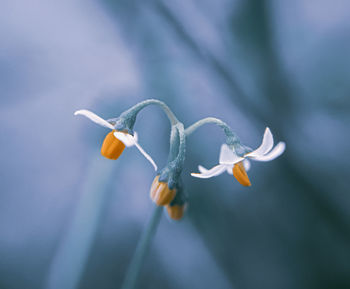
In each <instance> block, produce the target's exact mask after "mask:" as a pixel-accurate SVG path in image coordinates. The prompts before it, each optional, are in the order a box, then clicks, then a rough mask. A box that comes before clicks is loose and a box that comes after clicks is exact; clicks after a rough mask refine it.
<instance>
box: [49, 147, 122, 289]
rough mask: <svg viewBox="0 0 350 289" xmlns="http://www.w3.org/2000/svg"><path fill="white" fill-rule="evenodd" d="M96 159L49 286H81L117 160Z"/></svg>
mask: <svg viewBox="0 0 350 289" xmlns="http://www.w3.org/2000/svg"><path fill="white" fill-rule="evenodd" d="M95 155H96V157H95V158H94V159H92V161H91V165H90V167H89V169H88V172H87V175H86V181H85V184H84V185H83V189H82V191H83V194H82V196H81V199H80V200H79V202H78V205H77V209H76V212H75V216H74V217H73V221H72V223H71V224H70V226H69V228H68V230H67V234H66V235H65V236H64V238H63V241H62V243H61V244H60V245H59V248H58V250H57V253H56V255H55V256H54V260H53V261H52V265H51V268H50V271H49V277H48V282H47V287H46V288H48V289H62V288H64V289H74V288H78V286H79V281H80V279H81V276H82V274H83V272H84V268H85V266H86V263H87V260H88V257H89V252H90V249H91V246H92V244H93V242H94V240H95V232H96V229H97V227H98V224H99V220H100V216H101V212H102V209H103V206H104V203H105V199H106V195H107V192H108V186H109V184H110V180H111V179H112V178H111V175H112V172H113V168H114V166H115V164H116V162H112V161H109V160H106V159H104V158H102V157H101V156H100V155H99V154H95Z"/></svg>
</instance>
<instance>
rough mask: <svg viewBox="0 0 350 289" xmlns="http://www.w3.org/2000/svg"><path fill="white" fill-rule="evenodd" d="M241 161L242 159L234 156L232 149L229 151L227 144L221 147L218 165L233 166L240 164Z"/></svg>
mask: <svg viewBox="0 0 350 289" xmlns="http://www.w3.org/2000/svg"><path fill="white" fill-rule="evenodd" d="M241 160H243V158H242V157H239V156H238V155H236V153H235V152H234V151H233V150H232V149H230V148H229V146H228V145H227V144H223V145H222V146H221V150H220V158H219V163H220V164H226V165H227V164H235V163H238V162H240V161H241Z"/></svg>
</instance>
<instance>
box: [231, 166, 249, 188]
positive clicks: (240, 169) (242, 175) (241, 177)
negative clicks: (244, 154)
mask: <svg viewBox="0 0 350 289" xmlns="http://www.w3.org/2000/svg"><path fill="white" fill-rule="evenodd" d="M232 172H233V175H234V176H235V178H236V179H237V181H238V182H239V183H240V184H241V185H243V186H245V187H249V186H251V183H250V180H249V178H248V175H247V172H246V170H245V168H244V165H243V162H239V163H236V164H235V165H234V166H233V169H232Z"/></svg>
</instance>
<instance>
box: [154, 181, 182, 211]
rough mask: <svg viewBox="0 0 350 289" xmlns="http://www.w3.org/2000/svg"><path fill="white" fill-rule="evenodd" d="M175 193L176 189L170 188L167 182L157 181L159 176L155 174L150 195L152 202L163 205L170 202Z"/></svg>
mask: <svg viewBox="0 0 350 289" xmlns="http://www.w3.org/2000/svg"><path fill="white" fill-rule="evenodd" d="M175 195H176V190H175V189H172V190H170V189H169V187H168V184H167V183H165V182H160V181H159V176H156V177H155V178H154V180H153V183H152V186H151V190H150V196H151V199H152V200H153V202H155V203H156V204H157V205H158V206H164V205H167V204H170V202H171V201H172V200H173V199H174V197H175Z"/></svg>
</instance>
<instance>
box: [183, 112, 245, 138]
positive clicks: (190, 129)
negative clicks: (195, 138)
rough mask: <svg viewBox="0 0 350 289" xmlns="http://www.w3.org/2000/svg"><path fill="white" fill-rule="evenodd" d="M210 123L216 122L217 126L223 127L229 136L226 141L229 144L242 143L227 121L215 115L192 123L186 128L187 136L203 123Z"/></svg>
mask: <svg viewBox="0 0 350 289" xmlns="http://www.w3.org/2000/svg"><path fill="white" fill-rule="evenodd" d="M208 123H213V124H216V125H217V126H219V127H220V128H222V129H223V131H224V133H225V135H226V137H227V139H226V142H227V143H228V144H229V145H234V144H236V143H240V140H239V138H238V136H237V135H236V134H235V133H234V132H233V131H232V129H231V128H230V127H229V126H228V125H227V124H226V123H225V122H223V121H222V120H221V119H218V118H215V117H207V118H203V119H201V120H199V121H197V122H195V123H194V124H192V125H191V126H189V127H188V128H186V129H185V134H186V136H189V135H191V134H192V133H193V132H195V131H196V130H197V129H198V128H200V127H201V126H202V125H205V124H208Z"/></svg>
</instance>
